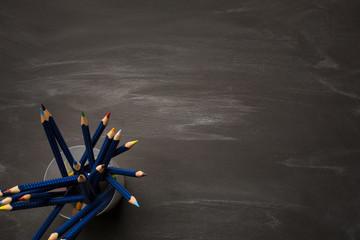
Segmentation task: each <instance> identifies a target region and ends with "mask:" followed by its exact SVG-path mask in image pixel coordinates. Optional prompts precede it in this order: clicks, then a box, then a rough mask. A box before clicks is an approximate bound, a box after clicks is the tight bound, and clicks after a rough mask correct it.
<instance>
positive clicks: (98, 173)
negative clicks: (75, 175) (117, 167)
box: [89, 164, 105, 181]
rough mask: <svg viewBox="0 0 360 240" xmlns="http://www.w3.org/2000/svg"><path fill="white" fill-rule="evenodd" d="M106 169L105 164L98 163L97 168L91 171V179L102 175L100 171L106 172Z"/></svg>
mask: <svg viewBox="0 0 360 240" xmlns="http://www.w3.org/2000/svg"><path fill="white" fill-rule="evenodd" d="M104 170H105V164H101V165H98V166H97V167H96V168H95V170H93V171H91V173H90V175H89V179H90V181H92V180H93V179H95V178H96V176H98V175H100V173H102V172H104Z"/></svg>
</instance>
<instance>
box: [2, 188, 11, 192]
mask: <svg viewBox="0 0 360 240" xmlns="http://www.w3.org/2000/svg"><path fill="white" fill-rule="evenodd" d="M3 193H11V190H10V189H9V190H6V191H4V192H3Z"/></svg>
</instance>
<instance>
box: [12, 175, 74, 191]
mask: <svg viewBox="0 0 360 240" xmlns="http://www.w3.org/2000/svg"><path fill="white" fill-rule="evenodd" d="M77 177H78V176H77V175H75V176H71V177H64V178H55V179H50V180H46V181H40V182H35V183H29V184H24V185H19V186H18V187H19V189H20V190H21V191H27V190H34V189H40V188H47V187H48V188H50V189H54V188H58V187H64V186H69V185H73V184H75V183H76V182H77Z"/></svg>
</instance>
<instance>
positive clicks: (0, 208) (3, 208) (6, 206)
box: [0, 204, 11, 211]
mask: <svg viewBox="0 0 360 240" xmlns="http://www.w3.org/2000/svg"><path fill="white" fill-rule="evenodd" d="M9 207H11V206H10V205H9V204H6V205H4V206H1V207H0V210H1V211H9V210H11V208H10V209H9Z"/></svg>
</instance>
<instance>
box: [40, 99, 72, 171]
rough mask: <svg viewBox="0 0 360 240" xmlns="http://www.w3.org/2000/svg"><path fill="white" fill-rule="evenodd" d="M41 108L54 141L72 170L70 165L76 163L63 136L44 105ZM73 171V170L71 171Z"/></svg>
mask: <svg viewBox="0 0 360 240" xmlns="http://www.w3.org/2000/svg"><path fill="white" fill-rule="evenodd" d="M41 107H42V110H43V111H44V113H45V115H46V116H47V117H48V118H49V123H50V126H51V129H52V130H53V133H54V135H55V138H56V140H57V141H58V143H59V145H60V147H61V149H62V150H63V153H64V155H65V157H66V159H67V160H68V162H69V165H70V166H71V168H72V165H73V164H74V163H75V162H76V161H75V159H74V158H73V156H72V154H71V152H70V150H69V148H68V146H67V144H66V142H65V140H64V138H63V136H62V135H61V132H60V130H59V128H58V126H57V124H56V122H55V120H54V117H53V116H52V115H51V113H50V112H49V111H48V110H47V109H46V108H45V106H44V105H42V104H41ZM73 170H74V169H73Z"/></svg>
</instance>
